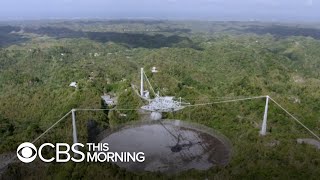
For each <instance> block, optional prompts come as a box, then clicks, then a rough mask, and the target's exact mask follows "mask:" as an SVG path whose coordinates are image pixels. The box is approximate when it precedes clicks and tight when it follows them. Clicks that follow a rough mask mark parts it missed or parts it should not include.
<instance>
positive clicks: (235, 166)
mask: <svg viewBox="0 0 320 180" xmlns="http://www.w3.org/2000/svg"><path fill="white" fill-rule="evenodd" d="M252 23H253V22H251V23H243V24H241V23H232V22H230V23H216V24H215V23H213V22H210V23H209V22H208V23H206V22H201V23H200V22H170V21H168V22H167V21H132V22H131V21H106V22H105V21H102V22H100V21H92V22H91V21H87V22H83V21H81V22H78V21H70V22H69V21H67V22H64V21H61V22H60V21H58V22H51V23H50V22H27V23H25V24H23V23H17V22H15V23H11V24H9V25H8V26H0V45H1V49H0V124H1V126H0V142H1V143H0V153H7V152H14V151H15V150H16V148H17V146H18V145H19V144H20V143H21V142H25V141H32V140H33V139H34V138H35V137H37V136H38V135H39V134H41V133H42V132H43V131H45V130H46V129H47V128H48V127H49V126H51V125H52V124H53V123H54V122H56V121H57V120H58V119H59V118H60V117H62V116H63V115H64V114H66V113H67V112H69V111H70V110H71V109H72V108H101V99H100V96H101V95H103V93H107V92H109V93H110V92H112V93H115V94H116V95H117V96H118V97H119V105H118V107H123V108H138V107H139V106H140V105H141V104H142V103H143V102H142V101H141V100H140V99H139V98H138V97H137V96H136V94H135V93H134V92H133V90H132V89H131V83H133V84H136V85H138V82H139V69H140V68H141V67H144V68H145V69H147V70H149V69H151V67H153V66H156V67H157V68H158V70H159V73H157V74H151V72H150V71H148V72H147V75H148V76H149V77H150V80H151V83H153V84H154V85H155V90H156V91H157V90H159V91H161V92H162V93H163V94H165V95H174V96H176V97H182V99H183V100H185V101H187V102H190V103H203V102H212V101H217V100H223V99H226V97H247V96H260V95H270V96H271V97H273V98H274V99H275V100H277V101H278V102H279V103H281V104H282V105H284V106H285V107H286V108H287V109H288V110H289V111H290V112H292V113H293V114H294V115H296V116H297V117H298V118H299V119H301V121H302V122H303V123H305V124H306V125H307V126H308V127H310V129H312V130H313V131H314V132H316V134H320V119H319V117H320V51H319V49H320V40H318V39H319V37H320V35H319V32H320V30H319V29H317V28H311V27H308V31H304V29H303V28H302V27H296V28H299V29H295V27H294V26H287V25H281V28H279V26H278V25H270V24H263V25H262V24H259V27H256V26H254V25H253V24H252ZM284 27H285V28H284ZM301 28H302V29H301ZM275 29H276V30H275ZM293 29H295V30H293ZM310 29H311V30H310ZM280 31H281V32H280ZM285 32H293V33H285ZM300 32H301V33H300ZM73 81H76V82H77V83H78V88H72V87H69V84H70V83H71V82H73ZM264 104H265V101H264V100H252V101H248V102H241V103H232V104H219V105H212V106H209V107H208V106H204V107H196V108H195V107H191V108H186V109H184V110H183V111H181V112H177V113H174V114H173V113H168V114H165V116H166V117H167V118H170V119H176V118H177V119H181V120H186V121H193V122H198V123H201V124H204V125H206V126H208V127H211V128H213V129H215V130H218V131H220V132H221V133H223V134H224V135H225V136H227V137H228V138H229V139H230V141H231V142H232V145H233V148H234V152H233V155H232V159H231V162H230V164H229V165H228V166H227V167H218V168H217V167H216V168H212V169H210V170H208V171H188V172H186V173H183V174H180V175H174V176H173V177H172V178H181V179H193V178H202V179H205V178H209V179H212V178H220V179H221V178H223V179H239V178H240V179H241V178H246V179H254V178H255V177H257V176H259V177H261V178H262V179H270V178H279V179H317V177H319V176H320V171H319V169H320V154H319V150H317V149H316V148H314V147H313V146H310V145H301V144H297V143H296V139H297V138H313V137H312V136H311V135H310V134H309V133H308V132H306V131H305V129H303V128H302V127H301V126H299V125H298V124H297V123H295V122H294V121H293V120H292V119H290V117H288V116H287V115H286V114H285V113H284V112H283V111H282V110H280V109H279V108H278V107H277V106H275V105H274V104H272V103H271V104H270V109H269V119H268V120H269V122H268V135H267V136H266V137H259V128H260V124H261V121H262V117H263V110H264ZM125 113H127V114H129V116H128V117H126V118H120V117H118V116H117V114H109V118H108V117H107V115H106V114H105V113H103V112H101V113H100V112H95V113H90V112H83V113H79V114H78V115H77V117H78V119H79V120H78V122H77V123H78V124H77V125H78V127H79V133H80V141H82V142H84V143H85V142H86V141H87V136H88V135H87V129H86V125H87V122H88V120H89V119H93V120H95V121H97V122H98V123H99V127H100V128H102V129H103V128H110V126H111V127H112V126H114V125H116V124H119V123H125V122H127V121H133V120H138V119H139V117H138V114H137V113H134V112H125ZM71 134H72V132H71V121H70V118H69V119H68V120H66V121H64V122H63V123H62V124H59V125H58V127H57V128H54V129H53V130H52V132H50V134H48V135H46V136H45V137H44V139H42V140H41V142H46V141H47V142H61V139H63V140H64V141H67V142H68V141H71V140H72V136H71ZM39 143H40V142H39ZM34 166H37V167H40V168H41V170H40V169H36V168H30V167H29V166H27V165H23V164H19V163H14V164H12V165H10V166H9V167H8V169H7V171H6V172H5V176H7V177H12V178H17V177H22V176H28V177H31V178H32V177H35V175H37V176H38V175H40V176H42V177H43V178H45V177H49V178H50V177H51V178H70V179H71V178H73V179H79V178H85V179H89V178H92V177H105V178H112V177H113V178H124V177H125V178H128V179H130V178H132V177H133V176H136V178H145V179H150V178H165V177H166V176H165V175H162V174H157V173H156V174H152V173H145V174H133V173H130V172H125V170H123V169H119V168H118V167H116V166H114V165H110V164H103V165H101V164H86V163H83V164H73V163H67V164H63V165H62V164H42V163H40V162H39V163H37V164H35V165H34ZM40 171H41V172H40Z"/></svg>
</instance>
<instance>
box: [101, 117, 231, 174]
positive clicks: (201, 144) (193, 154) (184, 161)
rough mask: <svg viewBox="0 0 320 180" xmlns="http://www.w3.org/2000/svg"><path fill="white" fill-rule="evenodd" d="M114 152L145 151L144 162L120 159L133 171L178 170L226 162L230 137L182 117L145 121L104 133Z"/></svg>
mask: <svg viewBox="0 0 320 180" xmlns="http://www.w3.org/2000/svg"><path fill="white" fill-rule="evenodd" d="M99 139H102V140H101V141H100V143H108V144H109V145H110V146H109V147H110V150H109V151H110V152H119V153H120V152H144V154H145V161H144V162H139V163H135V162H126V163H122V162H119V161H118V162H116V164H117V165H118V166H120V167H121V168H125V169H126V170H128V171H132V172H144V171H148V172H162V173H165V174H176V173H180V172H183V171H187V170H190V169H197V170H207V169H209V168H211V167H215V166H226V165H227V164H228V163H229V161H230V158H231V154H232V153H231V152H232V150H231V149H232V148H231V145H230V142H229V140H228V139H227V138H226V137H224V136H223V135H221V134H220V133H218V132H216V131H214V130H213V129H211V128H208V127H205V126H202V125H199V124H194V123H186V122H184V121H180V120H160V121H144V122H136V123H134V124H127V125H125V126H122V127H121V128H120V129H116V130H114V131H109V132H105V133H102V134H100V138H99Z"/></svg>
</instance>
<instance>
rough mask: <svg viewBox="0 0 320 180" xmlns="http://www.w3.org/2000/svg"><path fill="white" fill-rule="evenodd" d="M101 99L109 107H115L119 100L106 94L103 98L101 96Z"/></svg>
mask: <svg viewBox="0 0 320 180" xmlns="http://www.w3.org/2000/svg"><path fill="white" fill-rule="evenodd" d="M101 99H102V100H103V102H104V103H105V104H106V105H108V106H113V105H116V104H117V98H116V97H112V96H111V95H109V94H104V95H103V96H101Z"/></svg>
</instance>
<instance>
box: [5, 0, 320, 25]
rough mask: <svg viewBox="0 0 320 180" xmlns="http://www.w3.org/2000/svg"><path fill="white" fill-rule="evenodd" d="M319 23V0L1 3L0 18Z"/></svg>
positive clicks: (31, 0) (40, 0) (51, 0)
mask: <svg viewBox="0 0 320 180" xmlns="http://www.w3.org/2000/svg"><path fill="white" fill-rule="evenodd" d="M147 17H150V18H161V19H170V18H174V19H203V20H250V19H259V20H290V21H294V20H298V21H303V20H307V21H320V0H0V19H2V20H3V19H48V18H147Z"/></svg>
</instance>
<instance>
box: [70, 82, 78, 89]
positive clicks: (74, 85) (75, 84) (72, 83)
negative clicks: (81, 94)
mask: <svg viewBox="0 0 320 180" xmlns="http://www.w3.org/2000/svg"><path fill="white" fill-rule="evenodd" d="M69 86H70V87H74V88H77V87H78V83H77V82H71V83H70V85H69Z"/></svg>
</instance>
